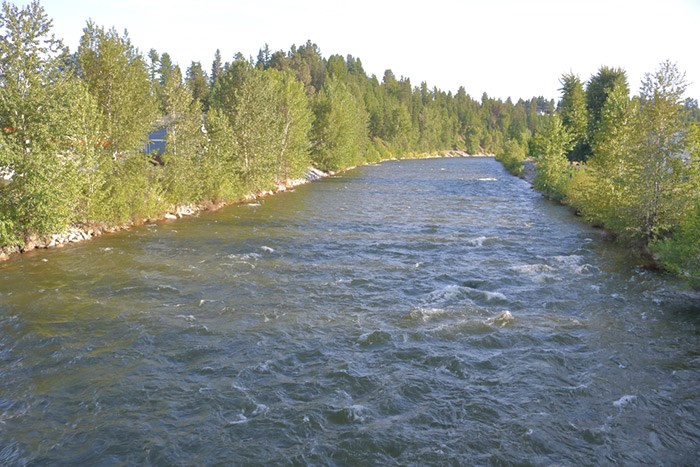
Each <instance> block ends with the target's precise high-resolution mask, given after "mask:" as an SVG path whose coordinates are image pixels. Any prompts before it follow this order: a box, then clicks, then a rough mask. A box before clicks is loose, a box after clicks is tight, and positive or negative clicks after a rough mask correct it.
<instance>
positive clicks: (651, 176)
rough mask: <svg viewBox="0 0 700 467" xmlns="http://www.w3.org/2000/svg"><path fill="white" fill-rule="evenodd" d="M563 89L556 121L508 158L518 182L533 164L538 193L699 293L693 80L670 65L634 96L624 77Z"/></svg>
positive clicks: (609, 71) (698, 128) (617, 72)
mask: <svg viewBox="0 0 700 467" xmlns="http://www.w3.org/2000/svg"><path fill="white" fill-rule="evenodd" d="M560 82H561V85H562V87H561V92H562V94H561V100H560V102H559V104H558V108H557V111H556V113H555V114H554V115H553V116H552V117H551V118H549V119H547V121H546V123H545V124H544V125H543V126H542V127H541V128H540V129H539V131H538V132H537V134H536V135H534V136H533V138H532V139H531V140H530V142H529V145H528V147H527V148H523V147H521V146H519V145H517V144H515V143H513V142H507V143H506V144H505V145H504V150H503V151H501V153H500V154H499V158H500V159H501V160H503V161H504V163H505V164H506V166H507V167H509V168H510V169H511V171H513V172H516V173H517V172H519V171H520V170H522V163H523V159H524V158H525V156H526V155H529V156H531V157H532V158H533V159H534V161H535V163H536V168H537V171H536V177H535V180H534V184H535V187H536V188H537V189H539V190H540V191H542V192H543V193H545V194H546V195H548V196H549V197H551V198H553V199H556V200H560V201H562V202H563V203H565V204H569V205H570V206H572V207H573V208H574V209H575V210H576V211H577V212H578V213H579V214H580V215H581V216H583V217H584V218H585V219H586V220H588V221H589V222H591V223H593V224H594V225H597V226H600V227H604V228H605V229H607V230H608V231H610V232H612V233H613V234H614V235H615V236H616V237H617V238H618V239H619V240H621V241H622V242H624V243H627V244H629V245H632V246H634V247H637V248H639V249H640V250H641V251H642V252H643V253H645V254H646V255H648V256H651V257H653V258H654V259H655V260H656V262H657V264H658V265H659V266H661V267H662V268H664V269H666V270H668V271H670V272H673V273H676V274H678V275H681V276H683V277H685V278H686V279H687V280H688V281H689V282H690V283H691V284H693V285H695V286H696V287H700V124H699V122H700V118H698V117H700V112H698V104H697V101H696V100H693V99H690V98H685V97H684V93H685V90H686V87H687V82H686V80H685V76H684V74H683V73H682V72H681V71H679V69H678V67H677V66H676V65H675V64H673V63H671V62H668V61H666V62H663V63H661V64H660V65H659V67H658V69H657V70H656V71H654V72H652V73H648V74H646V75H645V77H644V79H643V80H642V83H641V89H640V92H639V95H637V96H633V97H630V95H629V94H630V91H629V85H628V82H627V76H626V73H625V71H624V70H622V69H620V68H610V67H601V68H600V69H599V71H598V73H597V74H595V75H594V76H592V77H591V78H590V79H589V80H588V82H586V83H585V85H584V83H583V82H582V81H581V79H580V78H579V77H578V76H576V75H574V74H565V75H563V76H562V78H561V80H560Z"/></svg>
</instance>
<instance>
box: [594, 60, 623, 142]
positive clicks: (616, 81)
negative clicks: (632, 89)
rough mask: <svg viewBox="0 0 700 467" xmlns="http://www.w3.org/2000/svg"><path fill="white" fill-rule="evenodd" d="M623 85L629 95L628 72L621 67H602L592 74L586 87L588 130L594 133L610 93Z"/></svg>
mask: <svg viewBox="0 0 700 467" xmlns="http://www.w3.org/2000/svg"><path fill="white" fill-rule="evenodd" d="M618 86H619V87H621V88H622V92H624V94H625V95H629V85H628V84H627V73H625V71H624V70H623V69H621V68H610V67H607V66H603V67H600V69H599V70H598V73H597V74H596V75H595V76H592V77H591V79H590V80H589V81H588V86H587V87H586V108H587V111H588V131H589V134H591V133H593V132H594V131H595V129H596V126H597V125H598V121H599V120H600V113H601V112H602V110H603V105H605V101H606V100H607V98H608V94H609V93H610V92H611V91H612V90H613V89H614V88H616V87H618Z"/></svg>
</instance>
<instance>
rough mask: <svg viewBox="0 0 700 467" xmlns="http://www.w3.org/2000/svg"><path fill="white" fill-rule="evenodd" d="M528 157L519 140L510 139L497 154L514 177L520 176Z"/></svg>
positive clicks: (497, 158) (497, 157)
mask: <svg viewBox="0 0 700 467" xmlns="http://www.w3.org/2000/svg"><path fill="white" fill-rule="evenodd" d="M526 155H527V150H526V148H525V147H524V146H523V145H521V144H520V143H519V142H518V140H515V139H509V140H508V141H506V143H505V144H504V145H503V149H501V150H500V151H499V152H498V153H497V154H496V160H497V161H499V162H500V163H501V164H503V166H504V167H505V168H506V170H508V172H510V173H512V174H513V175H520V174H521V173H522V171H523V163H524V161H525V157H526Z"/></svg>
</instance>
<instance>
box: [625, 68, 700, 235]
mask: <svg viewBox="0 0 700 467" xmlns="http://www.w3.org/2000/svg"><path fill="white" fill-rule="evenodd" d="M686 87H687V83H686V81H685V74H684V73H681V72H680V71H679V70H678V68H677V66H676V65H675V64H674V63H671V62H669V61H666V62H663V63H661V65H660V66H659V68H658V69H657V70H656V71H655V72H654V73H647V74H646V75H645V77H644V79H643V80H642V88H641V92H640V103H639V118H638V119H637V122H636V123H637V126H636V128H635V133H634V134H635V141H634V147H633V150H632V151H631V153H630V160H629V163H630V187H629V188H630V189H629V196H630V197H631V199H632V212H631V213H630V215H632V216H634V217H636V218H637V222H636V223H635V225H634V226H633V227H634V229H635V230H636V231H635V232H633V233H634V234H636V235H638V236H640V237H641V238H643V239H645V241H647V242H649V241H652V240H654V239H656V238H658V237H659V236H661V235H663V234H665V233H666V232H668V231H669V230H670V229H672V228H673V227H674V226H676V225H678V223H679V221H680V218H681V217H682V216H683V215H684V214H685V213H686V212H688V210H689V208H690V206H689V203H692V201H693V199H692V196H693V194H692V193H687V192H684V191H683V190H677V188H679V187H681V186H682V184H683V181H684V180H686V179H687V178H688V175H687V172H688V169H689V167H688V165H687V164H686V163H685V161H684V160H683V158H682V157H681V155H682V154H683V153H684V152H685V151H686V149H687V147H688V145H687V138H686V137H687V132H688V124H687V120H686V118H685V112H686V109H685V106H684V98H683V94H684V93H685V89H686Z"/></svg>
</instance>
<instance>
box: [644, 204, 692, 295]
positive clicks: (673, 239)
mask: <svg viewBox="0 0 700 467" xmlns="http://www.w3.org/2000/svg"><path fill="white" fill-rule="evenodd" d="M651 250H652V251H653V252H654V253H655V254H656V255H657V257H658V258H659V262H660V264H661V266H663V267H664V269H666V270H667V271H670V272H672V273H674V274H677V275H679V276H682V277H684V278H685V279H686V280H687V281H688V282H689V283H690V285H692V286H693V287H695V288H700V203H697V204H696V205H695V208H694V209H693V210H691V211H690V212H689V213H688V215H687V217H686V218H685V219H684V220H683V221H682V222H681V223H680V224H679V225H678V229H677V231H676V232H675V233H674V235H673V236H670V237H666V238H664V239H662V240H656V241H654V243H652V245H651Z"/></svg>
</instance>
